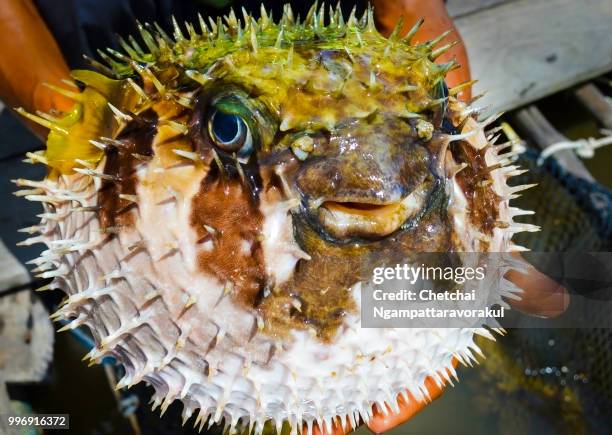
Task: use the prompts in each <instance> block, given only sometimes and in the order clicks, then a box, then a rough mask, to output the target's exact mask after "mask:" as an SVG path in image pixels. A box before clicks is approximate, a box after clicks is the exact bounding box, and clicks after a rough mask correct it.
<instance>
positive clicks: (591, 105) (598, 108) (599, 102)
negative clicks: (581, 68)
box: [574, 83, 612, 129]
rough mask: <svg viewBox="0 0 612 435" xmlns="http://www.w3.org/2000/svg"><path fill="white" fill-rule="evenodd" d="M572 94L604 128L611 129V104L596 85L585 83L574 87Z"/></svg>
mask: <svg viewBox="0 0 612 435" xmlns="http://www.w3.org/2000/svg"><path fill="white" fill-rule="evenodd" d="M574 95H576V98H578V100H579V101H580V102H581V103H582V104H584V105H585V107H586V108H587V109H589V111H590V112H591V113H592V114H593V115H594V116H595V117H596V118H597V119H598V120H599V122H601V123H602V124H603V126H604V127H605V128H607V129H612V104H611V103H610V102H609V101H608V100H607V99H606V97H605V95H604V94H603V93H602V92H601V91H600V90H599V89H598V88H597V86H595V85H594V84H593V83H587V84H586V85H584V86H581V87H580V88H578V89H576V92H575V93H574Z"/></svg>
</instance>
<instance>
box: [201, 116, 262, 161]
mask: <svg viewBox="0 0 612 435" xmlns="http://www.w3.org/2000/svg"><path fill="white" fill-rule="evenodd" d="M208 134H209V136H210V138H211V140H212V141H213V142H214V144H215V145H216V146H217V147H218V148H220V149H221V150H223V151H226V152H228V153H237V154H238V155H239V156H240V157H246V156H248V155H249V154H250V153H251V151H252V149H253V137H252V135H251V131H250V129H249V126H248V124H247V123H246V122H245V121H244V119H242V117H240V116H239V115H236V114H233V113H225V112H223V111H221V110H217V109H216V110H215V111H214V112H213V113H212V115H211V116H210V118H209V120H208Z"/></svg>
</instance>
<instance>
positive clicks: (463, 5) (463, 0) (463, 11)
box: [446, 0, 510, 18]
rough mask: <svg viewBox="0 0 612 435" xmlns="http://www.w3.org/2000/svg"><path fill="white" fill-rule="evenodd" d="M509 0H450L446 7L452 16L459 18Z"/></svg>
mask: <svg viewBox="0 0 612 435" xmlns="http://www.w3.org/2000/svg"><path fill="white" fill-rule="evenodd" d="M508 1H510V0H448V1H447V2H446V8H447V9H448V13H449V14H450V15H451V17H453V18H458V17H462V16H464V15H468V14H472V13H474V12H478V11H481V10H483V9H486V8H490V7H493V6H497V5H499V4H501V3H506V2H508Z"/></svg>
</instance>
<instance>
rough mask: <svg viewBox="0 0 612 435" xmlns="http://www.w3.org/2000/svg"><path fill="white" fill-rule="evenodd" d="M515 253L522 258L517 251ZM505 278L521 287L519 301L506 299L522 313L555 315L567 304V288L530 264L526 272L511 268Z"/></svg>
mask: <svg viewBox="0 0 612 435" xmlns="http://www.w3.org/2000/svg"><path fill="white" fill-rule="evenodd" d="M515 255H516V256H517V257H519V258H522V257H521V256H520V254H518V253H517V254H515ZM506 278H507V279H509V280H510V281H512V282H513V283H514V284H515V285H516V286H518V287H520V288H521V289H523V293H522V294H521V300H520V301H517V300H513V299H509V300H508V303H509V304H510V305H511V306H512V307H513V308H516V309H517V310H519V311H522V312H523V313H526V314H530V315H534V316H540V317H556V316H558V315H559V314H561V313H563V312H564V311H565V310H566V309H567V307H568V306H569V293H568V292H567V289H566V288H565V287H563V286H562V285H561V284H559V283H558V282H556V281H555V280H553V279H552V278H549V277H548V276H546V275H545V274H543V273H542V272H540V271H539V270H537V269H536V268H535V267H533V266H532V265H530V264H529V265H528V267H527V271H526V273H522V272H519V271H517V270H511V271H509V272H508V273H507V274H506Z"/></svg>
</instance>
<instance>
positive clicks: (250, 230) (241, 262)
mask: <svg viewBox="0 0 612 435" xmlns="http://www.w3.org/2000/svg"><path fill="white" fill-rule="evenodd" d="M212 178H213V177H207V178H205V179H204V180H202V184H201V187H200V191H199V192H198V194H197V195H195V196H194V198H193V201H192V213H191V225H192V226H193V228H194V229H195V231H196V233H197V235H198V238H199V239H200V240H202V241H204V240H209V239H210V240H212V242H213V243H214V248H213V249H212V250H211V251H208V252H207V251H204V250H201V251H200V253H199V254H198V265H199V267H200V270H201V271H203V272H204V273H208V274H212V275H214V276H215V277H217V278H218V279H219V280H220V281H222V282H226V281H230V282H231V283H232V284H233V293H234V294H233V296H234V298H235V299H236V300H237V301H238V302H239V303H241V304H242V305H243V306H245V307H248V308H252V307H253V306H254V305H255V304H256V302H257V298H258V294H259V292H260V291H261V289H262V288H263V286H264V285H265V268H264V258H263V252H262V249H261V245H260V243H259V241H258V236H259V233H260V231H261V227H262V219H263V218H262V215H261V213H260V212H259V210H258V208H257V206H256V205H255V204H254V203H253V201H252V200H251V197H250V194H249V193H248V192H246V191H245V190H244V187H243V186H242V184H241V183H240V182H239V181H237V180H228V179H220V180H219V179H212ZM206 226H207V227H209V228H212V229H214V230H215V232H216V234H212V235H211V234H210V232H209V230H207V229H206ZM243 241H247V242H248V243H250V244H251V252H250V253H246V254H245V253H243V252H242V250H243V248H242V245H243Z"/></svg>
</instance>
